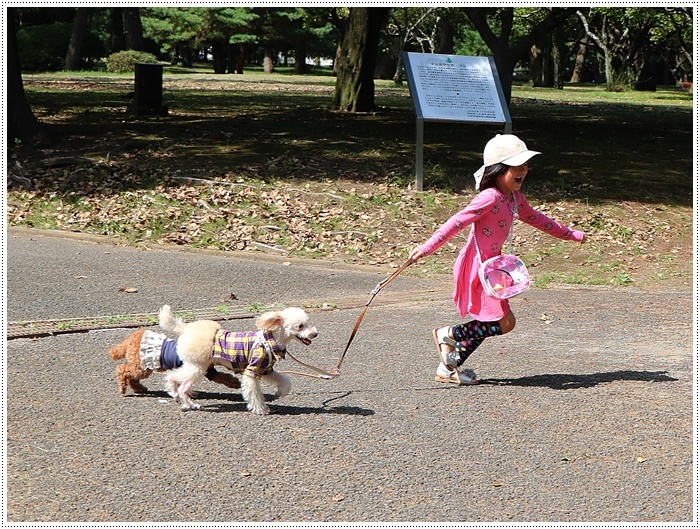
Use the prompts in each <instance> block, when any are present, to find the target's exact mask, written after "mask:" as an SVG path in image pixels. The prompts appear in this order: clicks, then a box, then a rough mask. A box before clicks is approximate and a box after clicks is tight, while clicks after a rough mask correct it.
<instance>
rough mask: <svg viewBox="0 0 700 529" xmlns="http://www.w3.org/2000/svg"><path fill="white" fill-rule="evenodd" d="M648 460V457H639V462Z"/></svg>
mask: <svg viewBox="0 0 700 529" xmlns="http://www.w3.org/2000/svg"><path fill="white" fill-rule="evenodd" d="M646 460H647V458H646V457H642V456H639V457H638V458H637V463H644V462H645V461H646Z"/></svg>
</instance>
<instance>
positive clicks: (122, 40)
mask: <svg viewBox="0 0 700 529" xmlns="http://www.w3.org/2000/svg"><path fill="white" fill-rule="evenodd" d="M109 36H110V51H111V52H112V53H116V52H118V51H123V50H125V49H126V36H125V35H124V8H123V7H110V8H109Z"/></svg>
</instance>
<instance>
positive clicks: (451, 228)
mask: <svg viewBox="0 0 700 529" xmlns="http://www.w3.org/2000/svg"><path fill="white" fill-rule="evenodd" d="M513 196H514V198H515V201H516V203H517V218H519V219H520V220H522V221H523V222H526V223H527V224H529V225H531V226H533V227H535V228H537V229H538V230H541V231H543V232H545V233H547V234H549V235H552V236H553V237H557V238H558V239H565V240H573V241H578V242H583V238H584V234H583V232H581V231H577V230H573V229H571V228H568V227H566V226H564V225H562V224H560V223H558V222H557V221H555V220H553V219H550V218H549V217H548V216H547V215H545V214H544V213H541V212H539V211H537V210H536V209H534V208H533V207H532V206H530V204H528V202H527V200H526V199H525V196H524V195H523V194H522V193H521V192H520V191H515V192H514V193H513ZM515 212H516V209H515V207H514V206H513V202H512V201H511V200H509V199H508V198H507V197H506V196H505V195H504V194H503V193H501V192H500V191H499V190H498V189H496V188H493V187H492V188H489V189H486V190H484V191H482V192H481V193H479V194H478V195H477V196H475V197H474V199H473V200H472V201H471V202H470V203H469V205H468V206H467V207H466V208H464V209H463V210H462V211H460V212H458V213H455V214H454V215H453V216H452V217H450V218H449V219H448V220H447V222H445V223H444V224H443V225H442V226H441V227H440V228H438V229H437V231H435V233H434V234H433V235H432V236H431V237H430V239H428V240H427V241H426V242H425V243H424V244H423V245H421V246H420V249H421V253H422V255H423V256H424V257H425V256H428V255H431V254H432V253H434V252H435V251H436V250H437V249H438V248H440V247H441V246H442V245H444V244H445V243H446V242H447V241H449V240H450V239H451V238H452V237H454V236H455V235H457V234H458V233H459V232H461V231H462V230H464V229H465V228H467V227H468V226H470V225H472V224H473V225H474V229H473V230H471V231H470V232H469V236H468V237H467V243H466V244H465V245H464V247H463V248H462V250H461V251H460V252H459V256H458V257H457V260H456V261H455V265H454V271H453V276H454V285H455V286H454V292H453V294H452V299H453V300H454V302H455V306H456V307H457V310H458V312H459V315H460V316H461V317H462V318H464V317H465V316H466V315H467V314H469V315H470V316H471V317H472V318H474V319H476V320H479V321H498V320H500V319H501V318H503V316H505V315H506V314H507V313H508V312H509V310H510V307H509V305H508V300H505V299H504V300H499V299H495V298H492V297H490V296H489V295H488V294H487V293H486V292H485V291H484V288H483V286H482V285H481V281H480V280H479V265H480V261H479V258H478V255H477V249H476V245H474V244H472V239H473V237H474V234H475V233H476V241H477V243H478V246H479V249H480V250H481V259H482V261H485V260H487V259H490V258H491V257H494V256H496V255H499V254H500V253H501V248H502V246H503V243H504V242H506V241H507V240H508V236H509V234H510V227H511V225H512V223H513V222H514V218H515V215H516V213H515Z"/></svg>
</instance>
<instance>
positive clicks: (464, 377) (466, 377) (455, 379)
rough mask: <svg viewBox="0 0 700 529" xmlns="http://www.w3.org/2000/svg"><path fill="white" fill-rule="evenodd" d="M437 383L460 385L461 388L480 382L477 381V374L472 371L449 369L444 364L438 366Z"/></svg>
mask: <svg viewBox="0 0 700 529" xmlns="http://www.w3.org/2000/svg"><path fill="white" fill-rule="evenodd" d="M435 381H436V382H445V383H447V384H458V385H460V386H468V385H471V384H477V383H478V382H479V381H478V380H477V379H476V373H475V372H474V371H472V370H471V369H469V370H465V372H462V371H460V370H459V369H449V368H448V367H446V366H445V364H442V363H441V364H440V365H438V368H437V371H436V372H435Z"/></svg>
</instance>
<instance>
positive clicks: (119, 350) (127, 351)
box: [109, 329, 241, 395]
mask: <svg viewBox="0 0 700 529" xmlns="http://www.w3.org/2000/svg"><path fill="white" fill-rule="evenodd" d="M145 332H146V329H139V330H138V331H136V332H134V333H132V334H131V335H129V337H128V338H127V339H126V340H124V341H123V342H122V343H121V344H119V345H117V346H115V347H112V349H110V351H109V356H110V357H112V360H121V359H126V363H125V364H119V365H118V366H117V383H118V384H119V392H120V393H121V394H122V395H123V394H125V393H126V388H127V386H130V387H131V389H132V390H133V392H134V393H145V392H146V391H148V389H147V388H146V386H144V385H143V384H141V382H140V381H141V380H144V379H146V378H148V377H150V376H151V373H153V371H158V372H161V373H162V372H165V371H167V369H164V368H160V369H148V368H145V367H143V366H142V364H141V355H140V354H139V349H140V347H141V340H142V339H143V336H144V333H145ZM205 376H206V378H208V379H209V380H211V381H212V382H216V383H217V384H222V385H224V386H226V387H227V388H232V389H238V388H240V387H241V382H240V380H238V378H236V377H235V376H233V375H232V374H230V373H220V372H218V371H217V370H216V369H214V366H211V367H210V368H209V369H208V370H207V372H206V374H205Z"/></svg>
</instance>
